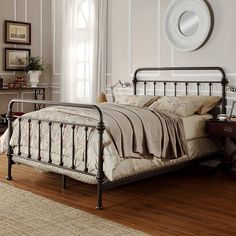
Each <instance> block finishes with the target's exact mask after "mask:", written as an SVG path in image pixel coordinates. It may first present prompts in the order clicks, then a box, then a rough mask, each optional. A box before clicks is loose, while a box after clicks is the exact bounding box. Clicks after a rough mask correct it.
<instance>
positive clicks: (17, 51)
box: [5, 48, 30, 71]
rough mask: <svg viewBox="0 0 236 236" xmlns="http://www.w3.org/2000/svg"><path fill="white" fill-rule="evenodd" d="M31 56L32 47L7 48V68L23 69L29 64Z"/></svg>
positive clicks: (13, 69) (12, 69) (8, 69)
mask: <svg viewBox="0 0 236 236" xmlns="http://www.w3.org/2000/svg"><path fill="white" fill-rule="evenodd" d="M29 57H30V49H25V48H5V70H6V71H16V70H17V71H23V70H25V67H26V66H27V60H28V58H29Z"/></svg>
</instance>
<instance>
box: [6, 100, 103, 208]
mask: <svg viewBox="0 0 236 236" xmlns="http://www.w3.org/2000/svg"><path fill="white" fill-rule="evenodd" d="M15 103H27V104H35V100H22V99H13V100H11V101H10V103H9V106H8V112H7V119H8V151H7V157H8V174H7V179H8V180H12V165H13V164H14V162H13V160H12V158H13V155H14V156H17V157H19V158H22V159H26V160H28V161H32V162H38V163H41V164H44V165H49V166H53V167H57V168H61V169H65V170H69V171H74V172H79V173H80V174H85V175H90V176H94V177H95V176H96V179H97V205H96V209H98V210H101V209H103V204H102V195H103V181H104V171H103V132H104V130H105V126H104V122H103V115H102V112H101V110H100V109H99V107H98V106H96V105H88V104H75V103H61V102H54V101H37V103H38V104H41V105H45V106H63V107H78V108H88V109H92V110H95V111H96V112H97V114H98V123H97V125H86V124H78V123H76V124H74V123H68V122H58V121H53V120H46V119H37V118H32V119H29V118H27V117H19V118H18V121H17V122H18V129H19V130H18V132H19V136H18V146H17V154H13V148H12V146H11V144H10V140H11V137H12V131H13V127H12V121H13V111H12V109H13V105H14V104H15ZM23 120H26V122H27V123H28V125H27V129H28V130H27V133H28V140H27V147H28V154H27V155H26V156H25V155H22V153H21V136H22V135H21V134H22V127H21V124H22V122H23ZM32 121H35V122H37V130H35V131H34V132H37V136H38V142H37V144H38V154H37V159H32V156H31V124H32ZM43 123H47V126H48V144H49V145H48V160H47V161H45V160H44V161H43V160H42V158H41V141H42V140H41V126H42V124H43ZM53 124H55V125H57V126H58V128H59V133H60V140H59V142H60V147H59V148H60V161H59V164H55V163H53V161H52V156H51V154H52V125H53ZM65 125H67V126H70V128H71V130H72V137H71V145H72V149H71V150H72V151H71V164H70V167H65V166H64V162H63V142H64V140H63V127H64V126H65ZM76 127H83V129H84V132H85V141H84V142H85V149H84V170H83V171H82V170H77V169H76V167H75V128H76ZM89 128H95V129H97V132H98V171H97V174H96V175H94V174H93V173H89V171H88V166H87V163H88V129H89ZM64 180H65V179H64V177H63V182H64ZM64 183H65V182H64ZM63 185H64V184H63Z"/></svg>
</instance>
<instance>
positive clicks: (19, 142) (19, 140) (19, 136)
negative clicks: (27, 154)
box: [18, 118, 22, 156]
mask: <svg viewBox="0 0 236 236" xmlns="http://www.w3.org/2000/svg"><path fill="white" fill-rule="evenodd" d="M21 120H22V119H21V118H19V119H18V122H19V135H18V156H20V155H21V151H20V145H21Z"/></svg>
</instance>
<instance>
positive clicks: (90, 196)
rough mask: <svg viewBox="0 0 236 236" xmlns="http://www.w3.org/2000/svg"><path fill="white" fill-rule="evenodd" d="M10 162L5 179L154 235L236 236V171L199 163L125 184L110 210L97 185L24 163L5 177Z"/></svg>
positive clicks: (0, 162)
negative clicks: (63, 184)
mask: <svg viewBox="0 0 236 236" xmlns="http://www.w3.org/2000/svg"><path fill="white" fill-rule="evenodd" d="M6 166H7V161H6V158H4V157H3V156H1V157H0V181H1V182H4V183H7V184H11V185H13V186H16V187H19V188H21V189H25V190H28V191H31V192H34V193H36V194H39V195H41V196H45V197H47V198H49V199H52V200H54V201H57V202H61V203H64V204H66V205H69V206H72V207H75V208H79V209H82V210H85V211H87V212H89V213H92V214H95V215H98V216H101V217H104V218H107V219H110V220H112V221H116V222H118V223H121V224H123V225H126V226H128V227H132V228H135V229H138V230H141V231H144V232H146V233H149V234H151V235H158V236H159V235H160V236H167V235H168V236H177V235H181V236H184V235H192V236H205V235H206V236H210V235H215V236H216V235H217V236H219V235H220V236H224V235H230V236H234V235H236V174H235V173H233V172H232V173H226V174H225V173H221V172H217V173H215V174H213V175H210V174H209V173H210V170H209V168H208V167H204V166H196V167H194V168H191V169H186V170H182V171H178V172H175V173H171V174H168V175H165V176H159V177H156V178H152V179H149V180H144V181H141V182H138V183H134V184H130V185H127V186H123V187H119V188H116V189H113V190H110V191H107V192H105V194H104V206H105V210H103V211H96V210H95V209H94V207H95V202H96V196H95V192H96V187H95V186H91V185H87V184H83V183H80V182H78V181H75V180H72V179H70V180H69V181H68V185H69V187H68V188H67V189H66V190H64V191H63V190H61V188H60V179H61V178H60V176H59V175H57V174H52V173H42V172H39V171H37V170H35V169H33V168H30V167H26V166H23V165H15V166H14V167H13V178H14V179H13V181H10V182H9V181H7V180H5V175H6Z"/></svg>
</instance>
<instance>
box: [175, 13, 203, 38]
mask: <svg viewBox="0 0 236 236" xmlns="http://www.w3.org/2000/svg"><path fill="white" fill-rule="evenodd" d="M198 27H199V16H198V15H197V13H196V12H194V11H185V12H184V13H183V14H182V15H181V16H180V18H179V30H180V32H181V33H182V34H183V35H184V36H193V35H194V34H195V33H196V32H197V30H198Z"/></svg>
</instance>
